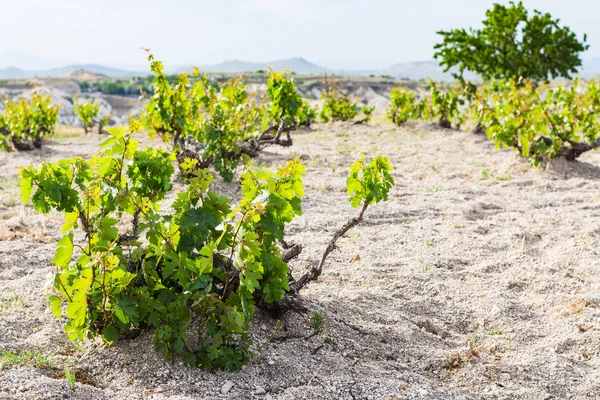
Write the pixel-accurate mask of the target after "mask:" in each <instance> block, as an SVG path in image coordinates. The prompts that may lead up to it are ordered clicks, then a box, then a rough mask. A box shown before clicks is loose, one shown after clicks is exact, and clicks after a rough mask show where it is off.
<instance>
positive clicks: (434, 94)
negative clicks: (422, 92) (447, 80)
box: [425, 80, 466, 129]
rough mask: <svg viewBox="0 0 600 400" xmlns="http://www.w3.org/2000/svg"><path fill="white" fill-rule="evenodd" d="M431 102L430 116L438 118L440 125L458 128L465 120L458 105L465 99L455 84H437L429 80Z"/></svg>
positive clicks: (428, 112) (427, 112)
mask: <svg viewBox="0 0 600 400" xmlns="http://www.w3.org/2000/svg"><path fill="white" fill-rule="evenodd" d="M429 85H430V95H431V104H430V108H429V110H428V111H426V112H425V114H428V115H429V116H430V118H438V119H439V124H440V126H442V127H444V128H451V127H452V126H454V127H456V128H457V129H460V126H461V125H462V124H463V123H464V122H465V119H466V117H465V115H464V114H463V113H462V112H461V110H460V108H459V107H460V106H461V105H463V104H464V102H465V100H464V98H463V97H462V91H461V90H460V89H459V88H457V87H456V86H455V85H452V86H449V87H446V86H444V85H439V86H438V85H437V84H436V83H435V82H434V81H432V80H430V81H429Z"/></svg>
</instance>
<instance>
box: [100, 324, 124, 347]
mask: <svg viewBox="0 0 600 400" xmlns="http://www.w3.org/2000/svg"><path fill="white" fill-rule="evenodd" d="M120 335H121V332H120V331H119V330H118V329H117V328H116V327H114V326H113V325H107V326H105V327H104V329H102V339H103V340H104V341H105V342H106V343H108V344H112V343H114V342H116V341H117V340H118V339H119V336H120Z"/></svg>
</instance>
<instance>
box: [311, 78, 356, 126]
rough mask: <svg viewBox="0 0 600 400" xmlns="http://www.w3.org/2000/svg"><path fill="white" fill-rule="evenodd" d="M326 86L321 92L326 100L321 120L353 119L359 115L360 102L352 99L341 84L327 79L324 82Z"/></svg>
mask: <svg viewBox="0 0 600 400" xmlns="http://www.w3.org/2000/svg"><path fill="white" fill-rule="evenodd" d="M324 85H325V88H324V90H323V93H321V98H322V99H323V100H324V102H323V107H322V108H321V113H320V115H319V116H320V117H321V121H323V122H334V121H351V120H353V119H354V117H356V116H357V115H358V103H356V102H354V101H352V100H351V99H350V95H348V94H346V93H345V92H344V91H343V90H342V89H341V87H340V84H339V83H337V82H335V81H334V82H333V83H332V84H330V83H329V82H328V81H327V80H326V81H325V82H324Z"/></svg>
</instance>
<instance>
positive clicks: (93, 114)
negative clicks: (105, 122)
mask: <svg viewBox="0 0 600 400" xmlns="http://www.w3.org/2000/svg"><path fill="white" fill-rule="evenodd" d="M73 112H74V113H75V115H77V116H78V117H79V120H80V121H81V123H82V124H83V130H84V131H85V133H89V132H90V131H91V130H92V129H93V128H94V125H96V123H99V121H98V120H97V118H98V113H99V112H100V105H99V104H98V103H95V102H93V101H91V102H89V103H80V102H76V103H75V105H74V106H73ZM100 132H102V128H101V127H100V128H98V133H100Z"/></svg>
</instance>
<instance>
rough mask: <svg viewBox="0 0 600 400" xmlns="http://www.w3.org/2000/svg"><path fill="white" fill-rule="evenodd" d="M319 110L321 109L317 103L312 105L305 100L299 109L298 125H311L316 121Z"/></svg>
mask: <svg viewBox="0 0 600 400" xmlns="http://www.w3.org/2000/svg"><path fill="white" fill-rule="evenodd" d="M318 112H319V110H318V107H317V106H316V105H315V106H313V107H311V106H310V103H309V102H308V101H303V102H302V106H301V107H300V109H299V110H298V125H299V126H306V127H310V126H311V125H312V123H313V122H314V121H316V119H317V115H318Z"/></svg>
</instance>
